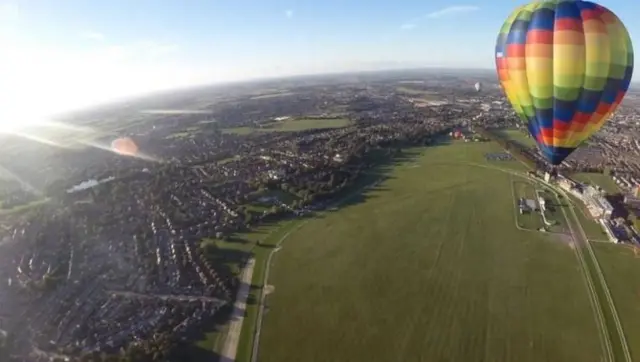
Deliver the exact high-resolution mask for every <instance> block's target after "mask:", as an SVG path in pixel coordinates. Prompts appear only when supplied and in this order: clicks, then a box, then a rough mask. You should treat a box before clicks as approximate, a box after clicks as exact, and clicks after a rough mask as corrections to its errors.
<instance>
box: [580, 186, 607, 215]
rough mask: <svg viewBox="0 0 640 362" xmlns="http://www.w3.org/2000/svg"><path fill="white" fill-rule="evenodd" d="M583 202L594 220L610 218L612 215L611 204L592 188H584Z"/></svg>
mask: <svg viewBox="0 0 640 362" xmlns="http://www.w3.org/2000/svg"><path fill="white" fill-rule="evenodd" d="M582 199H583V201H584V203H585V204H586V205H587V209H588V210H589V212H590V213H591V215H592V216H593V217H594V218H610V217H611V214H612V213H613V206H612V205H611V203H610V202H609V201H608V200H607V199H606V198H605V197H604V196H603V195H602V194H601V193H600V192H599V191H598V190H596V189H595V188H594V187H593V186H587V187H585V188H584V192H583V198H582Z"/></svg>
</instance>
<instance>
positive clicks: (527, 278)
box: [238, 143, 602, 362]
mask: <svg viewBox="0 0 640 362" xmlns="http://www.w3.org/2000/svg"><path fill="white" fill-rule="evenodd" d="M498 150H499V148H498V147H497V145H495V144H493V143H454V145H451V146H436V147H431V148H427V149H422V150H420V154H419V155H418V158H417V160H415V161H414V162H413V163H411V164H409V165H405V166H399V167H396V168H395V169H394V170H393V171H392V174H391V175H390V178H389V179H388V180H386V181H385V182H383V183H382V184H380V185H379V186H378V187H377V188H376V189H374V190H371V191H369V192H368V193H366V194H365V195H364V196H361V197H358V198H357V199H356V200H352V201H351V202H349V205H345V206H343V207H342V208H341V209H340V210H339V211H337V212H331V213H327V214H324V215H323V216H322V217H320V218H316V219H312V220H310V221H309V222H308V223H307V224H306V225H305V226H304V227H302V228H300V229H298V230H297V231H295V232H294V233H292V234H291V236H290V237H289V238H288V239H287V240H286V242H285V244H284V248H283V249H282V250H281V251H279V252H278V253H276V257H275V259H274V263H273V265H272V272H271V275H270V283H271V284H273V285H275V288H276V289H275V292H274V294H272V295H270V296H269V298H268V300H267V305H268V308H269V310H268V313H266V314H265V320H264V326H263V330H262V337H261V343H260V350H259V360H260V361H262V362H271V361H278V362H287V361H296V362H297V361H305V362H311V361H385V362H387V361H474V362H475V361H519V362H520V361H522V362H525V361H535V362H538V361H581V362H584V361H600V360H601V356H602V351H601V347H600V342H599V337H598V331H597V328H596V324H595V320H594V314H593V310H592V307H591V304H590V302H589V298H588V294H587V290H586V288H585V283H584V280H583V276H582V274H581V271H580V269H579V267H578V263H577V260H576V257H575V254H574V251H573V250H572V249H571V248H570V247H569V246H568V244H567V243H566V242H565V241H564V240H563V239H562V238H561V237H560V236H556V235H552V234H542V233H535V232H525V231H519V230H517V229H516V227H515V215H514V200H513V194H512V190H511V183H512V180H515V179H516V177H515V176H511V175H509V174H507V173H503V172H500V171H498V170H495V169H492V167H503V168H510V167H513V168H517V167H521V166H519V164H518V163H517V162H493V163H492V162H487V161H485V160H484V157H483V154H484V153H486V152H497V151H498ZM408 152H409V151H407V153H408ZM470 163H474V164H476V165H475V166H470ZM478 165H479V166H480V167H479V166H478ZM481 166H485V167H481ZM365 200H366V201H365ZM255 280H257V279H256V277H254V281H255ZM248 313H249V314H250V317H249V319H250V320H253V319H255V316H251V313H252V309H249V311H248ZM251 318H253V319H251ZM247 330H248V329H247V328H243V335H244V337H245V338H246V337H247V336H246V335H245V334H246V333H249V332H247ZM243 341H244V339H243ZM247 349H248V347H246V346H245V347H244V350H245V351H246V350H247ZM239 357H242V358H239V359H238V360H239V361H248V359H247V357H248V356H247V354H246V352H243V351H242V350H241V351H239Z"/></svg>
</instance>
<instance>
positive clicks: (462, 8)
mask: <svg viewBox="0 0 640 362" xmlns="http://www.w3.org/2000/svg"><path fill="white" fill-rule="evenodd" d="M478 10H480V8H479V7H477V6H474V5H457V6H449V7H446V8H444V9H440V10H437V11H434V12H432V13H429V14H427V16H426V17H427V18H429V19H436V18H441V17H443V16H447V15H455V14H460V13H470V12H473V11H478Z"/></svg>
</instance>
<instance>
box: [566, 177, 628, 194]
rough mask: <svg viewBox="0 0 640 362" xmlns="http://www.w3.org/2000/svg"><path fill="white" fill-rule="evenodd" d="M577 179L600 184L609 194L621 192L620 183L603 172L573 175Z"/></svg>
mask: <svg viewBox="0 0 640 362" xmlns="http://www.w3.org/2000/svg"><path fill="white" fill-rule="evenodd" d="M571 178H573V179H575V180H576V181H580V182H584V183H588V184H590V185H598V186H600V187H602V189H603V190H604V191H605V192H606V193H608V194H616V193H619V192H620V189H619V188H618V185H616V183H615V182H614V181H613V179H612V178H611V177H610V176H607V175H605V174H601V173H577V174H574V175H572V176H571Z"/></svg>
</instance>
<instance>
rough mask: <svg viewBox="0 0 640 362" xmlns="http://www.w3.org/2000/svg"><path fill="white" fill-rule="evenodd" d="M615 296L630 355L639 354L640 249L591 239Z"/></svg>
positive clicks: (638, 355) (612, 294)
mask: <svg viewBox="0 0 640 362" xmlns="http://www.w3.org/2000/svg"><path fill="white" fill-rule="evenodd" d="M591 245H592V247H593V249H594V251H595V253H596V256H597V258H598V262H599V263H600V267H601V268H602V272H603V274H604V277H605V279H606V281H607V285H608V286H609V291H610V292H611V296H612V298H613V300H614V303H615V306H616V310H617V311H618V316H619V317H620V322H621V323H622V328H623V330H624V333H625V335H626V339H627V343H628V344H629V349H630V350H631V356H632V357H633V358H634V359H637V358H639V357H640V323H638V321H640V278H639V277H638V276H640V250H639V251H638V254H637V255H636V253H634V252H633V249H632V248H631V247H629V246H624V245H616V244H611V243H591Z"/></svg>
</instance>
